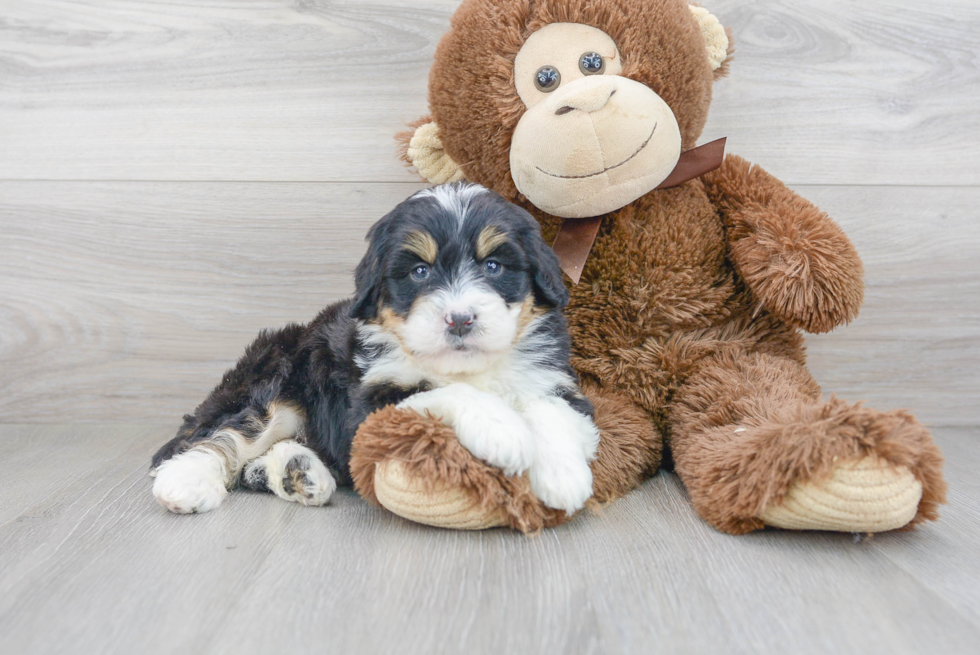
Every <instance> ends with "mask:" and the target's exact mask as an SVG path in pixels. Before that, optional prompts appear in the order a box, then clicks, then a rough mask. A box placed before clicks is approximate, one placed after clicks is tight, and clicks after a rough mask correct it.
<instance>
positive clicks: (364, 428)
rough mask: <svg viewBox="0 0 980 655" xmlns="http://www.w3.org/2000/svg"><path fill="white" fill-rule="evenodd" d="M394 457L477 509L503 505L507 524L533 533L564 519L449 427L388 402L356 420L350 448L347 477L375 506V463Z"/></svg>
mask: <svg viewBox="0 0 980 655" xmlns="http://www.w3.org/2000/svg"><path fill="white" fill-rule="evenodd" d="M385 460H396V461H399V462H401V463H403V464H404V465H405V468H406V471H407V472H408V473H409V474H410V475H412V476H413V477H415V478H416V479H419V480H422V481H423V482H424V483H426V488H428V489H436V488H438V487H439V486H447V487H453V488H458V489H463V490H464V491H466V492H467V493H468V494H469V495H470V496H471V497H473V498H474V499H476V500H477V501H478V502H479V503H480V506H481V507H483V508H491V507H492V508H497V507H500V508H503V510H504V512H505V515H506V521H507V525H509V526H510V527H512V528H516V529H518V530H521V531H522V532H536V531H538V530H540V529H541V528H546V527H553V526H556V525H559V524H560V523H563V522H565V521H566V520H567V517H566V516H565V513H564V512H559V511H556V510H553V509H549V508H547V507H545V506H544V505H542V504H541V503H540V502H539V501H538V499H537V498H536V497H535V496H534V494H533V493H531V485H530V483H529V482H528V480H527V477H526V476H525V477H520V478H509V477H507V476H505V475H504V474H503V473H501V472H500V470H499V469H496V468H493V467H492V466H489V465H487V464H485V463H483V462H482V461H480V460H478V459H476V458H474V457H473V456H472V455H470V453H469V451H468V450H466V449H465V448H463V447H462V446H461V445H460V443H459V441H457V440H456V435H455V433H454V432H453V430H452V428H449V427H447V426H446V425H444V424H443V423H441V422H439V421H438V420H436V419H433V418H431V417H429V416H421V415H419V414H417V413H415V412H413V411H411V410H405V409H397V408H396V407H394V406H388V407H385V408H383V409H380V410H378V411H377V412H375V413H374V414H372V415H371V416H370V417H368V420H367V421H365V422H364V423H362V424H361V427H360V429H358V431H357V436H356V438H355V440H354V447H353V450H352V452H351V477H352V478H353V479H354V488H355V489H356V490H357V492H358V493H359V494H361V496H363V497H364V498H366V499H368V500H369V501H371V502H373V503H375V504H377V502H378V498H377V496H376V495H375V493H374V470H375V465H376V464H379V463H381V462H382V461H385Z"/></svg>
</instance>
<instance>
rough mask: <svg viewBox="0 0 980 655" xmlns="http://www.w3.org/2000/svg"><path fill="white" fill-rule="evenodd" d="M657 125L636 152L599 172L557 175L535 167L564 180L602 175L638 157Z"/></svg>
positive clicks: (654, 125) (655, 124)
mask: <svg viewBox="0 0 980 655" xmlns="http://www.w3.org/2000/svg"><path fill="white" fill-rule="evenodd" d="M657 125H658V123H654V124H653V129H652V130H650V136H648V137H647V138H646V141H644V142H643V143H641V144H640V147H639V148H637V149H636V152H634V153H633V154H632V155H630V156H629V157H627V158H626V159H624V160H623V161H621V162H619V163H618V164H613V165H612V166H610V167H609V168H603V169H602V170H601V171H599V172H597V173H588V174H586V175H556V174H555V173H549V172H548V171H546V170H544V169H543V168H541V167H540V166H535V168H536V169H538V170H539V171H541V172H542V173H544V174H545V175H547V176H548V177H557V178H560V179H563V180H583V179H585V178H587V177H595V176H596V175H602V174H603V173H608V172H609V171H611V170H612V169H614V168H619V167H620V166H622V165H623V164H626V163H628V162H630V161H631V160H632V159H633V158H634V157H636V156H637V155H638V154H640V151H641V150H643V149H644V148H646V147H647V144H648V143H650V139H652V138H653V135H654V133H655V132H656V131H657Z"/></svg>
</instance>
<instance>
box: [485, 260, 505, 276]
mask: <svg viewBox="0 0 980 655" xmlns="http://www.w3.org/2000/svg"><path fill="white" fill-rule="evenodd" d="M483 270H485V271H486V272H487V275H489V276H490V277H497V276H498V275H500V274H501V273H503V272H504V265H503V264H501V263H500V262H498V261H497V260H496V259H488V260H487V261H485V262H484V263H483Z"/></svg>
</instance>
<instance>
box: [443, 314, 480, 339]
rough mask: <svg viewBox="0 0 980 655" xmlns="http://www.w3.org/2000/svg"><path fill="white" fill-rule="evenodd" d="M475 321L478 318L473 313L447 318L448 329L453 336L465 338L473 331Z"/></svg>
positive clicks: (451, 315)
mask: <svg viewBox="0 0 980 655" xmlns="http://www.w3.org/2000/svg"><path fill="white" fill-rule="evenodd" d="M475 320H476V316H475V315H473V314H471V313H460V314H456V313H453V314H449V315H448V316H446V324H447V325H448V326H449V327H447V328H446V329H447V330H448V331H449V334H452V335H453V336H456V337H465V336H466V335H467V334H469V333H470V332H472V331H473V321H475Z"/></svg>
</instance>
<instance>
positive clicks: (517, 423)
mask: <svg viewBox="0 0 980 655" xmlns="http://www.w3.org/2000/svg"><path fill="white" fill-rule="evenodd" d="M398 407H399V408H401V409H413V410H415V411H417V412H419V413H420V414H421V413H425V412H428V413H429V414H431V415H432V416H434V417H436V418H439V419H441V420H442V422H443V423H445V424H446V425H449V426H451V427H452V428H453V430H455V431H456V437H457V439H459V443H461V444H462V445H463V447H464V448H466V449H467V450H468V451H470V452H471V453H472V454H473V456H474V457H477V458H479V459H482V460H484V461H485V462H487V463H488V464H491V465H492V466H496V467H498V468H500V469H503V471H504V474H505V475H520V474H521V473H523V472H524V471H526V470H527V469H528V467H530V466H531V462H532V461H533V459H534V441H533V439H532V437H531V432H530V430H529V429H528V427H527V423H526V422H525V421H524V419H523V418H521V417H520V416H519V415H518V414H517V412H515V411H514V410H513V409H511V408H510V406H509V405H507V403H505V402H504V401H503V400H501V399H500V398H498V397H497V396H494V395H491V394H489V393H486V392H483V391H480V390H479V389H476V388H474V387H472V386H470V385H468V384H463V383H454V384H450V385H447V386H445V387H440V388H438V389H433V390H432V391H424V392H422V393H418V394H415V395H414V396H411V397H409V398H407V399H405V400H404V401H402V402H401V403H400V404H399V405H398Z"/></svg>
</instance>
